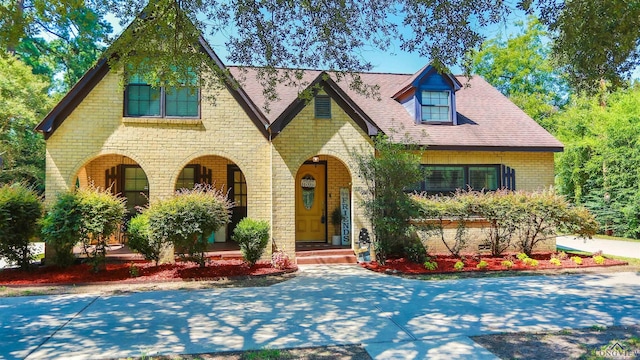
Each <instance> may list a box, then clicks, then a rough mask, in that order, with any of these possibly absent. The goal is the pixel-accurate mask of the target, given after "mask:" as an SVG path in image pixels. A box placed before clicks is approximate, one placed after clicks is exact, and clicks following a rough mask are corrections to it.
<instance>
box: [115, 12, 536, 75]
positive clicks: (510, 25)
mask: <svg viewBox="0 0 640 360" xmlns="http://www.w3.org/2000/svg"><path fill="white" fill-rule="evenodd" d="M106 20H108V21H109V22H111V24H112V26H113V28H114V33H119V32H120V31H122V27H120V26H119V25H118V20H117V19H115V18H114V17H113V15H111V14H109V15H107V17H106ZM517 20H521V21H523V20H526V14H525V13H524V12H523V11H519V10H514V11H513V12H512V13H511V14H510V15H509V17H508V18H507V19H506V21H504V22H503V23H500V24H495V25H493V26H490V27H487V28H485V29H483V31H482V32H481V33H482V34H483V35H484V36H486V38H487V39H491V38H494V37H496V36H498V35H502V36H506V35H509V34H511V33H512V32H514V31H516V27H515V26H514V23H515V22H516V21H517ZM205 38H206V39H207V41H208V42H209V45H211V47H212V48H213V50H214V51H215V52H216V54H217V55H218V56H219V57H220V58H221V59H222V61H223V62H224V64H225V65H234V64H232V63H229V62H228V55H229V53H228V51H227V49H226V47H225V42H226V41H227V39H226V37H225V36H224V35H222V34H216V36H213V37H212V36H211V35H208V36H205ZM363 56H364V57H365V58H366V59H367V60H369V61H371V63H372V65H373V69H372V70H371V71H372V72H382V73H401V74H413V73H415V72H417V71H418V70H420V69H421V68H422V67H424V66H425V65H427V64H428V63H429V59H428V58H424V57H420V56H419V55H418V54H417V53H408V52H406V51H402V50H401V49H400V46H399V44H395V45H392V46H391V48H390V49H389V50H388V51H385V52H383V51H380V50H376V49H374V50H365V51H363ZM451 72H452V73H453V74H461V73H462V70H461V69H460V67H454V68H452V69H451Z"/></svg>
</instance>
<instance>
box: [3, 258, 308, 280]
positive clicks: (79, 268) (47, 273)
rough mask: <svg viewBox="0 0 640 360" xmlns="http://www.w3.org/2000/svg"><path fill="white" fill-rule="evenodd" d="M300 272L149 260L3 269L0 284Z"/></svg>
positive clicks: (227, 263) (267, 265)
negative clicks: (97, 267) (103, 265)
mask: <svg viewBox="0 0 640 360" xmlns="http://www.w3.org/2000/svg"><path fill="white" fill-rule="evenodd" d="M296 270H297V267H296V266H295V265H290V266H289V267H287V268H284V269H277V268H274V267H273V266H272V265H271V263H270V262H267V261H259V262H258V263H256V264H255V265H254V266H249V265H247V264H246V263H245V262H244V261H242V260H238V259H232V260H210V261H209V262H208V263H207V266H206V267H203V268H201V267H199V266H198V264H196V263H192V262H182V261H178V262H176V263H175V264H164V265H159V266H155V265H154V263H152V262H148V261H132V262H116V263H108V264H107V265H106V269H105V270H102V271H99V272H94V271H92V268H91V266H90V265H89V264H76V265H72V266H70V267H67V268H60V267H56V266H40V267H36V268H33V269H30V270H21V269H4V270H0V285H9V286H12V285H47V284H88V283H96V282H119V283H149V282H162V281H181V280H182V281H184V280H186V281H193V280H198V281H200V280H216V279H222V278H229V277H246V276H254V277H256V276H257V277H260V276H265V275H279V274H285V273H291V272H294V271H296Z"/></svg>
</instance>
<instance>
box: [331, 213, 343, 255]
mask: <svg viewBox="0 0 640 360" xmlns="http://www.w3.org/2000/svg"><path fill="white" fill-rule="evenodd" d="M331 224H333V228H334V229H335V235H333V236H332V237H331V244H332V245H340V244H341V242H342V241H341V236H340V229H341V225H342V211H340V206H338V207H337V208H335V209H334V210H333V211H332V212H331Z"/></svg>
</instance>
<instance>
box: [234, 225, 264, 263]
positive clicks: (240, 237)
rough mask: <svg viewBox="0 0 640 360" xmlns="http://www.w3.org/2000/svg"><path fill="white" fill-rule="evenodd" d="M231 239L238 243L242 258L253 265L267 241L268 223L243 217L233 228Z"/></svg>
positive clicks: (258, 258) (262, 251)
mask: <svg viewBox="0 0 640 360" xmlns="http://www.w3.org/2000/svg"><path fill="white" fill-rule="evenodd" d="M233 240H234V241H236V242H237V243H238V245H240V252H241V253H242V257H243V258H244V260H245V261H246V262H247V263H249V265H251V266H253V265H255V263H256V262H258V260H260V258H261V257H262V254H263V253H264V250H265V249H266V248H267V244H268V243H269V223H268V222H266V221H264V220H253V219H250V218H244V219H242V220H240V222H239V223H238V225H237V226H236V228H235V229H233Z"/></svg>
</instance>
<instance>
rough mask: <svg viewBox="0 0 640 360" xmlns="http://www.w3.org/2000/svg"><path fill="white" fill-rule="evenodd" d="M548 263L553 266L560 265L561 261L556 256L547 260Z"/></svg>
mask: <svg viewBox="0 0 640 360" xmlns="http://www.w3.org/2000/svg"><path fill="white" fill-rule="evenodd" d="M549 264H551V265H555V266H561V265H562V261H560V259H558V258H552V259H551V260H549Z"/></svg>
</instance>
